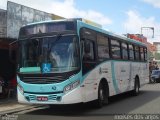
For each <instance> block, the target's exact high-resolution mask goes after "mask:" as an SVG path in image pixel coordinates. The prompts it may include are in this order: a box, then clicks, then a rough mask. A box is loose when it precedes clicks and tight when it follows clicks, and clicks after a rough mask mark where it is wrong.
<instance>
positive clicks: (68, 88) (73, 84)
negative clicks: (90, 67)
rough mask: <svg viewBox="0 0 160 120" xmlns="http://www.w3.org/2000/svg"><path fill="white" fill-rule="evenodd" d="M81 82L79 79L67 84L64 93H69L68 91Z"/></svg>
mask: <svg viewBox="0 0 160 120" xmlns="http://www.w3.org/2000/svg"><path fill="white" fill-rule="evenodd" d="M79 84H80V81H79V80H77V81H75V82H73V83H71V84H69V85H67V86H66V87H65V88H64V93H67V92H68V91H70V90H73V89H74V88H76V87H77V86H78V85H79Z"/></svg>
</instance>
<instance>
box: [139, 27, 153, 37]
mask: <svg viewBox="0 0 160 120" xmlns="http://www.w3.org/2000/svg"><path fill="white" fill-rule="evenodd" d="M143 29H151V30H152V31H153V35H152V38H154V27H141V35H142V31H143Z"/></svg>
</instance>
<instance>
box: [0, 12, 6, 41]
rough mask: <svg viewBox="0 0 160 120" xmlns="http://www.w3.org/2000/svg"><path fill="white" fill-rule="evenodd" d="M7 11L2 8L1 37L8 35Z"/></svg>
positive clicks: (0, 20)
mask: <svg viewBox="0 0 160 120" xmlns="http://www.w3.org/2000/svg"><path fill="white" fill-rule="evenodd" d="M6 21H7V12H6V10H2V9H0V38H5V37H6V35H7V22H6Z"/></svg>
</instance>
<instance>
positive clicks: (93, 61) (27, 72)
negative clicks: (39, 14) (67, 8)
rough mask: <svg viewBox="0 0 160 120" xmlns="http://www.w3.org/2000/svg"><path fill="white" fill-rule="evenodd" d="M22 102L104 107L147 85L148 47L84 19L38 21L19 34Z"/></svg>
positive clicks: (20, 93)
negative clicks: (114, 97) (91, 102)
mask: <svg viewBox="0 0 160 120" xmlns="http://www.w3.org/2000/svg"><path fill="white" fill-rule="evenodd" d="M18 45H19V54H18V56H19V62H18V72H17V84H18V85H17V92H18V94H17V96H18V102H20V103H25V104H75V103H86V102H89V101H94V105H96V106H98V107H102V106H103V105H104V104H107V103H108V98H109V97H110V96H113V95H117V94H120V93H124V92H127V91H132V93H134V94H135V95H137V94H138V93H139V88H140V87H141V86H142V85H144V84H145V83H147V82H148V80H149V78H148V77H149V70H148V63H147V47H146V45H145V44H143V43H140V42H137V41H135V40H132V39H129V38H126V37H122V36H119V35H116V34H114V33H111V32H108V31H105V30H103V29H101V28H98V27H95V26H92V25H89V24H87V23H84V22H83V21H82V20H81V19H66V20H56V21H45V22H38V23H33V24H29V25H26V26H23V27H22V28H21V29H20V32H19V38H18Z"/></svg>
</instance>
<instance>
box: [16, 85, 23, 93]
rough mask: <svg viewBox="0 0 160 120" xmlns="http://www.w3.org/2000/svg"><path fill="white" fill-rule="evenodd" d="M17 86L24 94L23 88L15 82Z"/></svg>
mask: <svg viewBox="0 0 160 120" xmlns="http://www.w3.org/2000/svg"><path fill="white" fill-rule="evenodd" d="M17 88H18V89H19V91H20V92H21V93H22V94H24V89H23V87H22V86H21V85H20V84H17Z"/></svg>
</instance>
